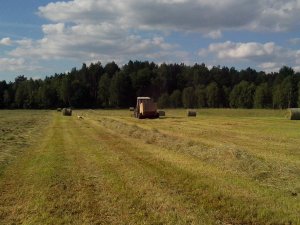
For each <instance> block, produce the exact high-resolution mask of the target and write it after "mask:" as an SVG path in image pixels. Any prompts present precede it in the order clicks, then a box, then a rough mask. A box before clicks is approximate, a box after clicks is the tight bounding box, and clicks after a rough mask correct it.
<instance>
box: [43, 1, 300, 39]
mask: <svg viewBox="0 0 300 225" xmlns="http://www.w3.org/2000/svg"><path fill="white" fill-rule="evenodd" d="M299 10H300V0H286V1H283V0H252V1H249V0H223V1H220V0H172V1H170V0H169V1H167V0H154V1H153V0H151V1H150V0H144V1H140V0H127V1H123V0H114V1H108V0H73V1H63V2H56V3H50V4H48V5H46V6H44V7H40V8H39V14H40V15H41V16H42V17H45V18H47V19H49V20H51V21H53V22H63V23H65V22H75V23H88V24H99V23H102V22H108V23H111V24H118V25H119V26H122V27H123V28H124V27H128V28H131V29H150V30H153V29H154V30H160V31H162V30H166V29H169V30H177V31H178V30H179V31H187V32H190V31H201V32H203V33H205V32H211V31H214V30H226V29H248V30H272V31H281V30H293V29H295V28H299V23H298V21H299V19H300V14H299Z"/></svg>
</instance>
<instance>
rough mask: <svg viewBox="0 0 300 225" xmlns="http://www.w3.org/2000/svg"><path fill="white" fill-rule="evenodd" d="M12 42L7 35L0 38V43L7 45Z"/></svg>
mask: <svg viewBox="0 0 300 225" xmlns="http://www.w3.org/2000/svg"><path fill="white" fill-rule="evenodd" d="M12 44H13V42H12V40H11V39H10V38H9V37H6V38H2V39H0V45H5V46H9V45H12Z"/></svg>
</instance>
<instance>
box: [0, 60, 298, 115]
mask: <svg viewBox="0 0 300 225" xmlns="http://www.w3.org/2000/svg"><path fill="white" fill-rule="evenodd" d="M137 96H150V97H152V98H153V99H154V100H155V101H157V102H158V105H159V107H160V108H274V109H284V108H295V107H300V73H296V72H295V71H294V70H293V69H292V68H291V67H288V66H283V67H282V68H281V69H280V70H279V71H278V72H276V73H266V72H262V71H259V72H258V71H256V70H254V69H251V68H247V69H243V70H237V69H235V68H234V67H231V68H228V67H220V66H214V67H212V68H208V67H207V66H206V65H205V64H195V65H192V66H189V65H185V64H166V63H163V64H155V63H153V62H148V61H129V62H128V63H127V64H125V65H123V66H122V67H120V66H118V65H117V64H116V63H115V62H109V63H107V64H106V65H102V64H101V62H97V63H91V64H90V65H89V66H87V65H86V64H85V63H84V64H83V65H82V67H81V68H80V69H77V68H73V69H72V70H71V71H70V72H66V73H61V74H54V75H52V76H49V77H46V78H45V79H32V78H30V79H28V78H27V77H25V76H24V75H20V76H18V77H16V78H15V80H14V82H7V81H0V108H1V109H54V108H57V107H73V108H126V107H129V106H134V105H135V101H136V97H137Z"/></svg>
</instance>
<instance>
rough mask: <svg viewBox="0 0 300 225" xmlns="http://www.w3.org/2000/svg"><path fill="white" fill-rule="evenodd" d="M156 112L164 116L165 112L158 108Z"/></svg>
mask: <svg viewBox="0 0 300 225" xmlns="http://www.w3.org/2000/svg"><path fill="white" fill-rule="evenodd" d="M158 114H159V116H166V112H165V111H162V110H159V111H158Z"/></svg>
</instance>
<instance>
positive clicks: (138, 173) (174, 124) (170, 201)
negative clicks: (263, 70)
mask: <svg viewBox="0 0 300 225" xmlns="http://www.w3.org/2000/svg"><path fill="white" fill-rule="evenodd" d="M166 114H167V116H166V117H164V118H161V119H156V120H148V119H145V120H137V119H135V118H133V117H131V116H130V112H129V111H127V110H96V111H95V110H81V111H79V110H78V111H74V115H73V116H72V117H63V116H62V115H61V113H59V112H55V111H0V224H300V211H299V209H300V138H299V137H300V122H298V121H290V120H288V119H287V118H286V117H285V114H286V112H285V111H273V110H229V109H207V110H198V116H197V117H196V118H187V117H186V115H185V110H166ZM77 115H82V116H83V119H78V118H77Z"/></svg>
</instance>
